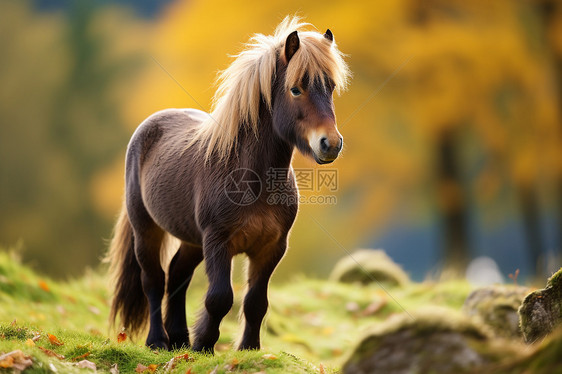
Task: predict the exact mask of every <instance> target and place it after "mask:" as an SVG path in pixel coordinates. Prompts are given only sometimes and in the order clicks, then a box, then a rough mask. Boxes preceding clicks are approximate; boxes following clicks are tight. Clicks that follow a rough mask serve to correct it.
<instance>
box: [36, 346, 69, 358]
mask: <svg viewBox="0 0 562 374" xmlns="http://www.w3.org/2000/svg"><path fill="white" fill-rule="evenodd" d="M37 348H39V349H40V350H42V351H43V352H44V353H45V354H46V355H47V356H51V357H56V358H58V359H59V360H64V356H63V355H59V354H58V353H56V352H53V351H51V350H50V349H47V348H43V347H41V346H40V345H38V346H37Z"/></svg>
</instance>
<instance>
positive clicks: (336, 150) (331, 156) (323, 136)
mask: <svg viewBox="0 0 562 374" xmlns="http://www.w3.org/2000/svg"><path fill="white" fill-rule="evenodd" d="M309 145H310V148H312V153H313V155H314V159H315V160H316V162H317V163H319V164H329V163H330V162H332V161H334V160H335V159H336V158H337V157H338V155H339V154H340V151H341V149H342V147H343V137H342V136H341V135H340V133H339V132H338V131H337V130H335V131H332V132H331V133H330V134H327V133H324V132H320V133H319V132H313V133H312V134H311V136H310V137H309Z"/></svg>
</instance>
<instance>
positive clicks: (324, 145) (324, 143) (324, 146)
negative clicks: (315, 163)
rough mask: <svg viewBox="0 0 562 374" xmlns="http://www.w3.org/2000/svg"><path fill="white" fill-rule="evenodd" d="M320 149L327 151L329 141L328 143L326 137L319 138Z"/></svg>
mask: <svg viewBox="0 0 562 374" xmlns="http://www.w3.org/2000/svg"><path fill="white" fill-rule="evenodd" d="M320 149H321V150H322V152H328V149H330V143H328V138H322V139H320Z"/></svg>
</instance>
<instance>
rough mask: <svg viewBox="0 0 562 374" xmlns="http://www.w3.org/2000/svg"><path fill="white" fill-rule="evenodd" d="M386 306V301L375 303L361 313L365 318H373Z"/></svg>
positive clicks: (381, 300)
mask: <svg viewBox="0 0 562 374" xmlns="http://www.w3.org/2000/svg"><path fill="white" fill-rule="evenodd" d="M386 304H387V300H386V299H380V300H376V301H373V302H372V303H371V304H369V305H367V307H366V308H365V309H364V310H363V311H362V312H361V315H362V316H363V317H366V316H372V315H373V314H376V313H377V312H378V311H379V310H381V309H382V308H384V307H385V306H386Z"/></svg>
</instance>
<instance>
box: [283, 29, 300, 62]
mask: <svg viewBox="0 0 562 374" xmlns="http://www.w3.org/2000/svg"><path fill="white" fill-rule="evenodd" d="M299 45H300V40H299V34H298V32H297V31H293V32H292V33H290V34H289V36H288V37H287V41H286V42H285V58H286V59H287V63H289V61H290V60H291V58H292V57H293V55H294V54H295V52H296V51H297V50H298V49H299Z"/></svg>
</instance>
